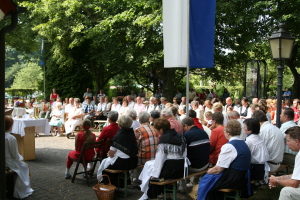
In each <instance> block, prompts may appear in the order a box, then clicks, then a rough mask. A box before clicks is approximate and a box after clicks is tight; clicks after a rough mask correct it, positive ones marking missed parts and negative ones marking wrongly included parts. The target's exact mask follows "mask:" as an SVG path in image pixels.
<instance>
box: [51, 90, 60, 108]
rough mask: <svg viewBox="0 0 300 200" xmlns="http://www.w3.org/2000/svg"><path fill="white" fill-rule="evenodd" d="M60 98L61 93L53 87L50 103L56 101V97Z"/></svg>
mask: <svg viewBox="0 0 300 200" xmlns="http://www.w3.org/2000/svg"><path fill="white" fill-rule="evenodd" d="M57 98H59V94H57V92H56V89H55V88H53V89H52V93H51V94H50V105H52V103H53V102H54V101H55V99H57Z"/></svg>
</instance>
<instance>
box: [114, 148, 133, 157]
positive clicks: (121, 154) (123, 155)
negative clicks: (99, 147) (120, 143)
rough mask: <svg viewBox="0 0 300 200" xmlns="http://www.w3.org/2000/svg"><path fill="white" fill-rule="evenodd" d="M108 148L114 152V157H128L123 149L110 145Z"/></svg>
mask: <svg viewBox="0 0 300 200" xmlns="http://www.w3.org/2000/svg"><path fill="white" fill-rule="evenodd" d="M109 149H110V150H112V151H115V152H116V153H115V155H114V157H119V158H130V157H129V156H128V155H127V154H125V153H124V152H123V151H121V150H119V149H117V148H115V147H112V146H111V147H110V148H109Z"/></svg>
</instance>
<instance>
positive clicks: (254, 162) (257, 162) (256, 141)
mask: <svg viewBox="0 0 300 200" xmlns="http://www.w3.org/2000/svg"><path fill="white" fill-rule="evenodd" d="M259 130H260V125H259V122H258V121H257V120H256V119H254V118H249V119H245V121H244V131H245V133H246V134H247V137H246V144H247V145H248V147H249V149H250V152H251V168H250V172H251V180H264V177H265V171H267V173H268V172H269V167H268V165H266V166H267V168H265V164H266V162H267V161H268V160H269V153H268V149H267V147H266V145H265V142H264V140H263V139H262V138H261V137H260V136H259Z"/></svg>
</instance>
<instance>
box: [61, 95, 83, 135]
mask: <svg viewBox="0 0 300 200" xmlns="http://www.w3.org/2000/svg"><path fill="white" fill-rule="evenodd" d="M74 104H75V107H74V108H72V109H71V110H70V111H69V116H68V117H69V118H68V121H66V122H65V129H66V133H67V138H69V137H70V135H71V134H72V133H73V131H74V129H75V127H76V126H77V125H79V124H81V122H82V116H83V110H82V107H80V99H79V98H75V99H74Z"/></svg>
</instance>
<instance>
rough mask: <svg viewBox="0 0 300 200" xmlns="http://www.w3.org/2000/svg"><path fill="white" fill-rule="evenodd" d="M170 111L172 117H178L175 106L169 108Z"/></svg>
mask: <svg viewBox="0 0 300 200" xmlns="http://www.w3.org/2000/svg"><path fill="white" fill-rule="evenodd" d="M170 108H171V111H172V114H173V116H174V117H177V116H178V108H177V107H176V106H171V107H170Z"/></svg>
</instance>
